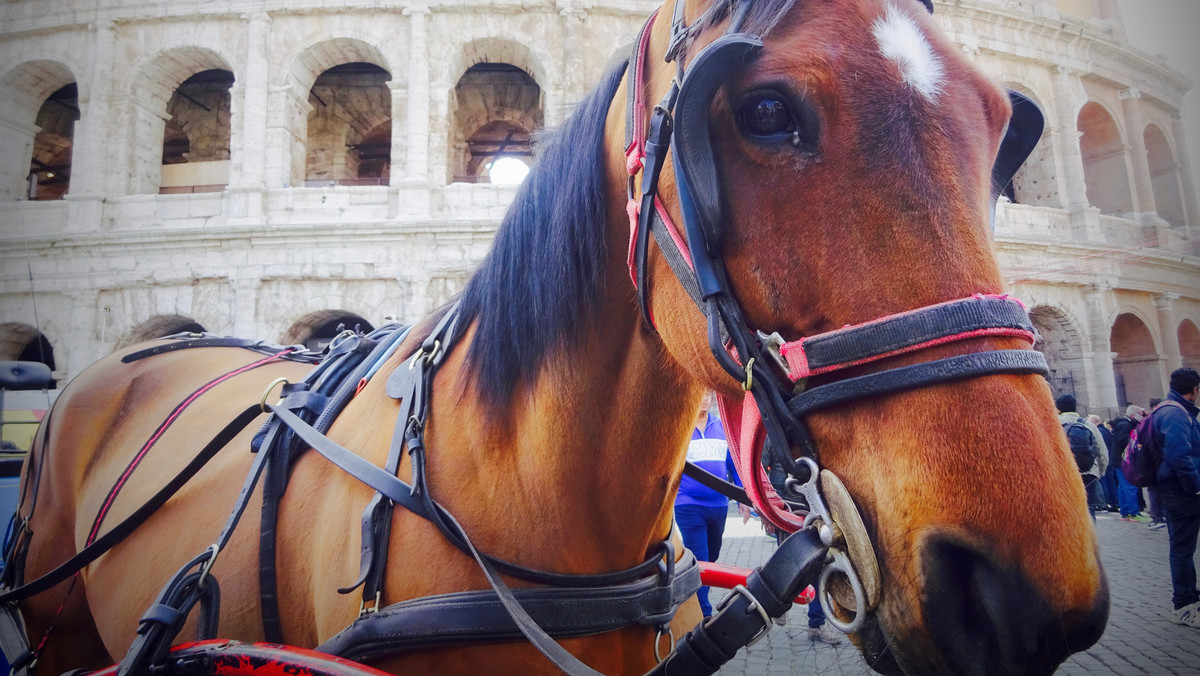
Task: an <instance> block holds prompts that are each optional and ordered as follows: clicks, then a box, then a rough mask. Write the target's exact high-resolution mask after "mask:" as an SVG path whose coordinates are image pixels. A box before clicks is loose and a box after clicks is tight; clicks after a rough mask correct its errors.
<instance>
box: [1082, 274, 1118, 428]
mask: <svg viewBox="0 0 1200 676" xmlns="http://www.w3.org/2000/svg"><path fill="white" fill-rule="evenodd" d="M1109 294H1110V291H1109V290H1107V289H1093V290H1091V291H1089V292H1087V293H1086V294H1085V296H1084V301H1085V303H1086V304H1087V332H1088V336H1089V338H1090V342H1091V349H1090V350H1085V351H1084V355H1083V357H1084V360H1085V361H1086V363H1087V364H1088V369H1087V372H1088V373H1087V375H1088V382H1087V387H1086V388H1085V391H1086V393H1087V400H1086V401H1081V402H1080V403H1081V404H1082V405H1083V408H1084V409H1085V410H1087V411H1089V412H1096V413H1099V412H1100V411H1107V410H1109V409H1111V410H1113V411H1115V410H1116V408H1117V379H1116V375H1115V374H1114V371H1113V359H1114V358H1115V357H1116V354H1115V353H1114V352H1113V351H1112V343H1111V342H1110V340H1109V336H1110V333H1111V332H1110V327H1109V321H1108V310H1107V304H1108V297H1109Z"/></svg>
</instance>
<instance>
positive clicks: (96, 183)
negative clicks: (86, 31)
mask: <svg viewBox="0 0 1200 676" xmlns="http://www.w3.org/2000/svg"><path fill="white" fill-rule="evenodd" d="M89 28H90V29H91V30H92V32H93V43H92V53H91V61H92V64H91V66H92V72H91V81H90V82H88V86H87V88H86V89H84V88H80V90H81V91H86V92H87V101H86V102H85V101H82V100H81V101H80V102H79V107H80V109H81V110H86V114H81V115H80V118H79V121H78V122H76V123H75V139H74V142H73V143H72V147H71V190H70V196H71V197H74V198H84V199H93V200H98V199H100V198H102V197H104V196H105V193H106V188H107V186H106V185H105V183H106V177H107V176H108V175H109V172H111V171H112V170H113V167H112V164H111V153H110V152H109V144H110V141H112V139H110V136H111V135H112V131H113V125H112V122H111V120H112V112H113V99H112V91H113V86H112V76H113V72H114V70H115V69H114V63H113V60H114V56H113V52H114V49H115V45H116V35H115V31H114V28H113V22H112V21H107V20H106V21H97V22H95V23H93V24H92V25H91V26H89Z"/></svg>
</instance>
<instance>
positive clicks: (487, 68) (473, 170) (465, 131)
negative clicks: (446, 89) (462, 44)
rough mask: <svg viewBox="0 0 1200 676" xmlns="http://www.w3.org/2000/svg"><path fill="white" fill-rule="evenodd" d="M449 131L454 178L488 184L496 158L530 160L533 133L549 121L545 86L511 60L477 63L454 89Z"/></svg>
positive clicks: (467, 71)
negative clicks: (545, 109)
mask: <svg viewBox="0 0 1200 676" xmlns="http://www.w3.org/2000/svg"><path fill="white" fill-rule="evenodd" d="M453 102H454V107H453V114H452V120H453V121H452V123H451V129H450V158H449V169H450V177H449V179H450V180H451V181H457V182H468V183H476V182H487V180H488V173H487V169H488V168H490V166H491V164H492V162H493V161H495V160H497V159H500V158H504V157H513V158H518V159H521V160H524V161H528V159H529V158H530V157H532V155H533V148H532V136H533V133H534V132H536V131H537V130H539V129H541V128H542V126H543V125H544V124H545V115H544V113H543V110H542V89H541V87H540V86H539V85H538V83H537V81H536V80H534V79H533V77H532V76H531V75H529V73H527V72H525V71H524V70H522V69H521V68H519V67H517V66H514V65H512V64H508V63H488V62H484V63H476V64H475V65H473V66H471V67H470V68H468V69H467V70H466V72H465V73H463V75H462V77H461V78H460V79H459V81H458V84H456V85H455V87H454V97H453Z"/></svg>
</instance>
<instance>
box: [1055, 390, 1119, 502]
mask: <svg viewBox="0 0 1200 676" xmlns="http://www.w3.org/2000/svg"><path fill="white" fill-rule="evenodd" d="M1054 405H1055V407H1057V408H1058V421H1059V422H1061V423H1062V426H1063V433H1064V434H1066V436H1067V446H1068V447H1069V448H1070V451H1071V455H1072V457H1074V459H1075V466H1076V468H1077V469H1078V470H1079V476H1080V479H1082V480H1083V488H1084V492H1085V493H1086V494H1087V499H1088V511H1090V512H1091V513H1092V518H1093V519H1095V518H1096V508H1097V507H1103V506H1104V495H1103V492H1102V489H1101V487H1100V477H1102V476H1104V472H1105V471H1106V470H1108V452H1107V450H1106V446H1105V445H1104V437H1102V436H1100V430H1098V429H1096V426H1095V425H1092V424H1091V423H1089V422H1088V421H1087V420H1086V419H1084V418H1080V417H1079V414H1078V413H1076V412H1075V397H1074V395H1070V394H1064V395H1062V396H1061V397H1059V398H1058V399H1055V400H1054Z"/></svg>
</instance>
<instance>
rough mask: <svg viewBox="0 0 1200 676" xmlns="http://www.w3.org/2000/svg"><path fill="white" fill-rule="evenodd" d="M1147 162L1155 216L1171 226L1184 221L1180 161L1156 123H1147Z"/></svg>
mask: <svg viewBox="0 0 1200 676" xmlns="http://www.w3.org/2000/svg"><path fill="white" fill-rule="evenodd" d="M1144 138H1145V141H1146V162H1147V164H1149V166H1150V185H1151V187H1152V188H1153V190H1154V205H1155V207H1156V208H1157V209H1158V217H1159V218H1161V219H1163V220H1164V221H1166V222H1168V223H1170V224H1171V225H1174V226H1180V227H1182V226H1185V225H1187V217H1186V216H1185V215H1184V213H1185V212H1184V208H1183V192H1182V190H1181V186H1182V183H1181V177H1180V175H1179V164H1178V163H1177V162H1176V161H1175V153H1174V151H1172V150H1171V144H1170V142H1169V141H1168V138H1169V137H1168V136H1167V135H1166V134H1165V133H1163V130H1162V129H1161V128H1159V126H1158V125H1157V124H1154V123H1153V122H1151V123H1150V124H1148V125H1146V131H1145V133H1144Z"/></svg>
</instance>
